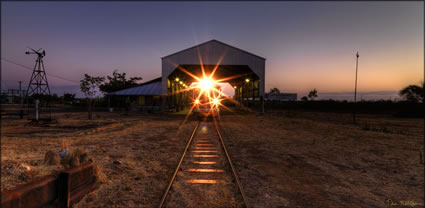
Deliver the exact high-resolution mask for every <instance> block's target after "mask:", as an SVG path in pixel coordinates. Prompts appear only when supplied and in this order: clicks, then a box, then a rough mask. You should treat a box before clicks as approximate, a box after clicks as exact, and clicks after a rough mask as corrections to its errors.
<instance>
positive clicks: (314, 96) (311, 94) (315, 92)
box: [308, 89, 318, 100]
mask: <svg viewBox="0 0 425 208" xmlns="http://www.w3.org/2000/svg"><path fill="white" fill-rule="evenodd" d="M317 96H318V95H317V90H316V89H313V90H312V91H310V92H309V93H308V98H310V100H314V98H316V97H317Z"/></svg>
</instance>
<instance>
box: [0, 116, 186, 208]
mask: <svg viewBox="0 0 425 208" xmlns="http://www.w3.org/2000/svg"><path fill="white" fill-rule="evenodd" d="M85 116H86V114H84V113H81V114H78V113H69V114H67V116H66V119H65V118H64V117H65V116H63V115H56V117H58V118H64V119H59V121H58V123H57V124H53V125H51V126H49V127H46V126H31V127H30V128H31V131H30V130H24V131H25V133H23V132H22V131H21V129H22V127H23V126H24V125H25V124H26V121H20V120H10V121H8V122H3V124H2V125H3V126H2V129H3V130H5V131H3V133H2V134H3V135H2V146H1V148H2V158H1V159H2V166H3V167H5V166H7V165H8V164H10V163H14V164H21V163H25V164H33V166H32V169H33V170H36V171H37V173H36V174H35V175H34V177H33V178H36V177H39V176H42V175H46V174H50V173H52V172H54V171H56V170H59V169H60V168H62V167H61V166H57V167H55V166H49V169H44V167H45V166H44V164H43V159H44V154H45V153H46V152H47V151H48V150H50V151H53V152H58V151H60V150H61V146H62V140H64V139H65V140H67V141H69V150H70V152H75V150H76V149H80V150H81V151H83V152H87V153H88V155H89V156H90V157H91V158H92V159H93V160H94V162H95V164H96V165H97V166H98V168H97V170H98V179H99V181H101V182H102V185H101V187H100V188H99V189H98V190H96V191H95V192H93V193H92V194H90V195H88V196H86V197H85V198H84V199H83V200H82V201H81V202H80V203H79V204H77V206H76V207H131V206H134V207H140V206H141V205H143V207H152V206H154V205H156V204H157V203H159V200H160V197H161V194H162V193H163V191H164V189H165V187H166V185H167V183H168V179H169V177H170V175H171V174H172V171H173V169H174V168H175V165H176V163H177V162H178V156H179V155H180V154H181V152H182V150H183V148H184V144H185V142H186V139H187V138H188V135H189V134H190V133H191V130H192V129H191V128H193V126H194V123H192V122H190V121H189V122H188V123H187V124H186V125H185V126H184V127H183V128H181V129H180V131H178V128H179V126H180V124H181V119H180V118H178V119H175V118H172V119H167V118H159V117H157V116H156V117H148V116H142V115H139V116H137V117H135V116H126V117H122V116H119V114H108V113H105V114H101V115H100V116H101V117H100V118H97V119H96V120H93V121H88V120H87V119H86V117H85ZM87 126H89V127H91V128H88V127H87ZM74 127H75V128H74ZM53 132H54V133H53ZM177 132H178V133H179V134H177ZM3 170H4V169H3ZM29 181H30V180H20V179H19V174H18V173H16V171H14V172H13V171H9V172H7V171H2V181H1V182H2V184H1V185H2V186H1V187H2V190H3V189H8V188H11V187H13V186H15V185H17V184H22V183H27V182H29Z"/></svg>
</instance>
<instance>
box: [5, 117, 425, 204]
mask: <svg viewBox="0 0 425 208" xmlns="http://www.w3.org/2000/svg"><path fill="white" fill-rule="evenodd" d="M54 117H55V118H58V122H57V123H56V124H49V125H30V124H28V121H26V120H12V119H10V120H2V124H1V125H2V129H1V130H2V132H1V133H2V135H1V162H2V163H1V165H2V172H1V189H2V190H4V189H9V188H12V187H13V186H16V185H17V184H22V183H27V182H29V181H31V180H34V179H35V178H37V177H40V176H42V175H45V174H50V173H53V172H54V171H57V170H58V169H60V168H61V167H59V166H58V167H56V166H45V165H43V164H42V161H43V158H44V154H45V153H46V152H47V151H48V150H51V151H53V152H58V151H59V150H60V148H61V142H62V140H64V139H65V140H67V141H69V143H70V149H71V150H72V149H75V148H80V149H83V150H84V151H87V152H88V154H89V156H90V157H91V158H93V160H94V162H95V163H96V164H98V166H99V167H100V169H101V171H102V172H103V173H104V175H105V178H104V181H103V183H102V185H101V186H100V188H99V189H97V190H96V191H94V192H92V193H90V194H89V195H87V196H86V197H84V198H83V199H82V200H81V201H80V202H79V203H78V204H77V205H76V207H155V206H157V205H158V203H159V201H160V200H161V197H162V194H163V192H164V191H165V188H166V186H167V185H168V182H169V179H170V178H171V176H172V174H173V171H174V169H175V167H176V165H177V163H178V160H179V157H180V155H181V153H182V151H183V150H184V146H185V144H186V141H187V139H188V138H189V136H190V134H191V133H192V130H193V127H194V126H195V123H196V122H195V121H188V122H187V123H186V124H185V125H181V124H182V120H183V117H180V116H178V117H176V116H160V115H150V116H148V115H143V114H135V113H130V115H129V116H125V115H123V114H121V113H96V116H95V119H94V120H91V121H89V120H87V114H86V113H62V114H56V115H54ZM221 128H222V131H223V132H222V133H223V137H224V140H225V142H226V144H227V146H228V149H229V152H230V155H231V158H232V159H233V162H234V165H235V167H236V169H237V171H238V174H239V177H240V180H241V183H242V185H243V188H244V189H245V192H246V195H247V198H248V201H249V203H250V205H251V206H252V207H388V205H389V203H392V205H393V206H392V207H403V206H400V204H404V205H406V206H404V207H423V204H424V163H423V160H424V159H423V155H424V153H423V150H424V120H423V119H400V118H394V117H390V116H385V115H379V116H377V115H359V119H358V124H356V125H354V124H352V122H351V115H350V114H334V113H309V112H270V113H267V114H266V115H264V116H260V115H255V114H246V115H245V114H244V115H236V114H235V115H223V116H222V122H221ZM28 167H29V168H30V169H31V174H28ZM23 173H26V174H23ZM23 175H24V176H23ZM191 204H195V203H194V202H191ZM407 205H409V206H407Z"/></svg>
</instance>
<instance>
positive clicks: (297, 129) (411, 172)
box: [222, 112, 424, 207]
mask: <svg viewBox="0 0 425 208" xmlns="http://www.w3.org/2000/svg"><path fill="white" fill-rule="evenodd" d="M222 120H223V122H222V129H223V131H224V138H225V140H226V142H227V145H228V148H229V152H230V154H231V157H232V158H233V160H234V163H235V166H236V168H237V170H238V172H239V177H240V179H241V182H242V184H243V186H244V188H245V190H246V192H247V193H246V194H247V198H248V200H249V203H250V204H251V205H252V206H253V207H388V205H392V206H390V207H403V206H400V205H405V206H404V207H423V204H424V163H423V149H424V120H423V119H398V118H393V117H390V116H371V115H360V119H358V125H353V124H351V122H352V117H351V114H333V113H308V112H304V113H300V112H274V113H271V112H270V113H268V114H266V115H265V116H256V115H249V116H248V115H244V116H240V115H239V116H236V115H235V116H228V117H223V119H222Z"/></svg>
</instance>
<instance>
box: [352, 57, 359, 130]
mask: <svg viewBox="0 0 425 208" xmlns="http://www.w3.org/2000/svg"><path fill="white" fill-rule="evenodd" d="M358 66H359V52H358V51H357V54H356V83H355V85H354V107H353V108H354V111H353V122H354V123H356V98H357V71H358Z"/></svg>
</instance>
